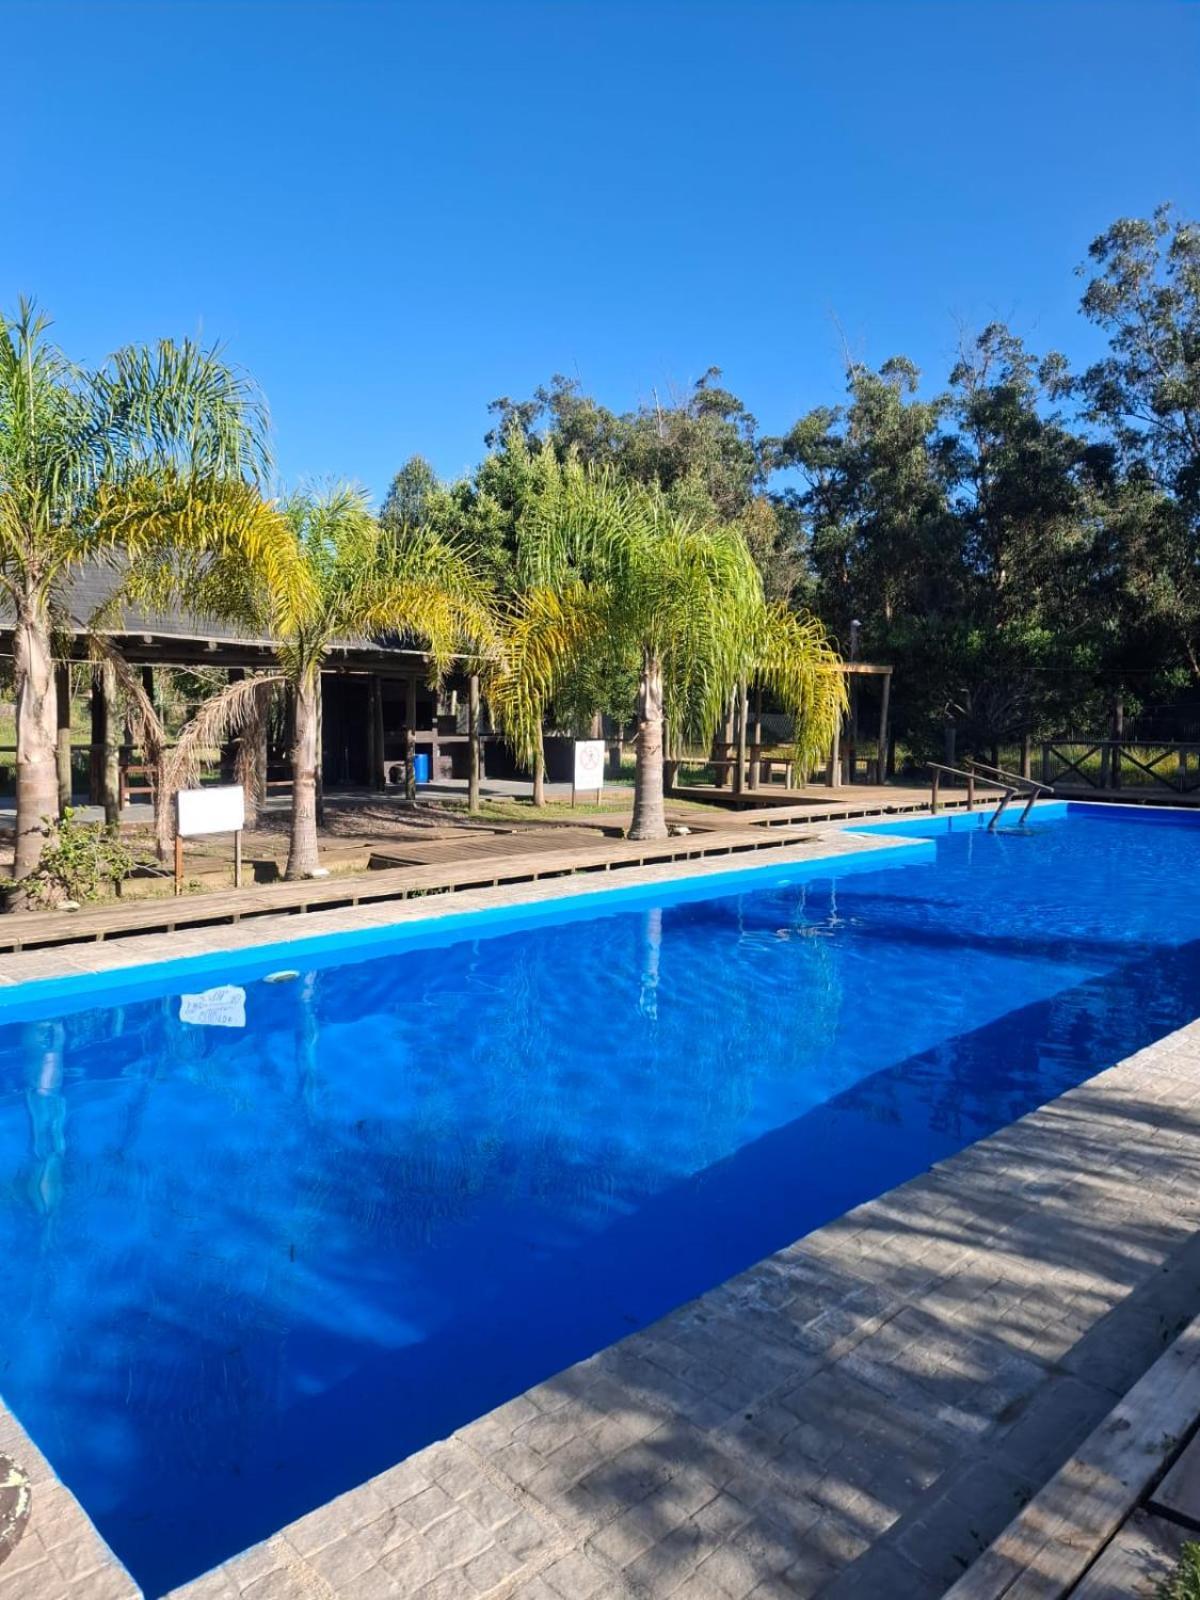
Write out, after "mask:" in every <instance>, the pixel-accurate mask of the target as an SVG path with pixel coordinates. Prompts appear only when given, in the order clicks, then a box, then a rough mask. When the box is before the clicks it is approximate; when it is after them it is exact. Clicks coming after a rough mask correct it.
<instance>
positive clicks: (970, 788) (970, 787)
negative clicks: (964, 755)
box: [967, 767, 975, 811]
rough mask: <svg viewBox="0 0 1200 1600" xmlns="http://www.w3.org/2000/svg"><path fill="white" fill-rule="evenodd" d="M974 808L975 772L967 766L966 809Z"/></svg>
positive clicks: (971, 809) (972, 809)
mask: <svg viewBox="0 0 1200 1600" xmlns="http://www.w3.org/2000/svg"><path fill="white" fill-rule="evenodd" d="M974 809H975V773H974V771H973V770H972V769H971V768H970V767H968V768H967V810H968V811H974Z"/></svg>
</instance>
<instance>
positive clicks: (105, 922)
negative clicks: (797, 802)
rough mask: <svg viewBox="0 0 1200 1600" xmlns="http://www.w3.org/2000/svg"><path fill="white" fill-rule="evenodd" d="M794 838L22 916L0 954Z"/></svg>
mask: <svg viewBox="0 0 1200 1600" xmlns="http://www.w3.org/2000/svg"><path fill="white" fill-rule="evenodd" d="M805 837H808V835H806V834H804V833H803V832H801V831H799V830H796V829H792V828H789V829H783V828H780V829H778V830H776V829H772V830H770V832H769V833H768V832H762V833H759V832H749V831H747V830H745V829H730V830H726V831H713V832H705V833H696V834H690V835H687V836H685V837H682V838H671V839H664V840H655V841H651V842H638V841H634V840H630V839H617V840H613V839H602V840H598V841H597V842H596V843H594V844H590V845H587V846H584V847H577V848H575V847H568V848H556V849H548V848H541V847H538V848H535V849H532V850H526V851H523V852H521V853H519V854H513V855H497V854H491V855H487V856H481V857H479V858H476V859H469V860H466V861H463V860H455V861H453V862H450V863H443V862H433V863H429V864H426V865H419V866H403V867H394V868H390V869H385V870H383V871H375V872H366V873H354V874H348V875H347V876H345V877H339V878H317V879H307V880H305V881H303V882H300V883H286V882H285V883H270V884H263V885H261V886H260V887H258V888H256V889H253V890H250V889H240V890H239V889H227V890H218V891H216V892H215V893H213V894H206V895H202V896H201V895H197V896H190V895H186V896H181V897H180V898H179V899H169V900H167V899H164V900H154V901H143V902H140V903H138V904H136V905H129V906H105V907H97V908H95V909H93V910H83V911H73V912H21V913H14V914H13V915H12V916H11V917H8V918H0V951H14V950H35V949H45V948H48V947H52V946H54V945H62V944H74V943H80V942H86V941H88V940H95V939H109V938H120V937H123V936H125V935H130V934H137V933H151V932H160V931H163V930H166V931H173V930H174V929H177V928H186V927H202V926H204V925H205V924H206V923H218V922H237V921H240V920H243V919H245V918H250V917H258V916H268V915H272V914H277V913H279V912H296V913H303V912H306V911H310V910H319V909H321V908H323V907H325V908H328V907H336V906H347V905H359V904H363V903H368V902H372V901H380V900H401V899H405V898H407V896H409V895H411V894H415V893H424V894H428V893H438V892H452V891H454V890H458V889H476V888H491V887H494V886H496V885H499V884H509V883H524V882H533V881H536V880H537V879H539V878H549V877H560V876H566V875H570V874H573V873H590V872H608V871H612V870H614V869H618V870H619V869H620V868H622V867H634V866H649V865H655V864H659V863H670V862H676V861H689V860H703V859H705V858H707V857H710V856H723V855H729V856H741V855H747V854H757V853H759V852H760V851H763V850H769V849H772V848H776V847H782V846H785V845H791V844H796V843H799V842H801V841H802V840H803V839H804V838H805Z"/></svg>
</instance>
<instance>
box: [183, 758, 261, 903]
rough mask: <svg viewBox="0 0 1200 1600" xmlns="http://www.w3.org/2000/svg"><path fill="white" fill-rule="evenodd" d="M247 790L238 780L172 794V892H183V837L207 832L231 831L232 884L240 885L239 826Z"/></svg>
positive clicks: (240, 825) (244, 820) (240, 830)
mask: <svg viewBox="0 0 1200 1600" xmlns="http://www.w3.org/2000/svg"><path fill="white" fill-rule="evenodd" d="M245 826H246V791H245V790H244V789H243V788H242V786H241V784H240V783H227V784H220V785H217V786H214V787H212V788H209V789H180V790H179V792H178V794H176V796H175V893H176V894H182V893H183V841H184V840H185V839H196V838H199V837H200V836H201V835H202V834H206V833H232V835H233V884H234V888H235V889H240V888H241V887H242V829H243V828H244V827H245Z"/></svg>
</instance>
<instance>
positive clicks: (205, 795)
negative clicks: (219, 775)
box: [176, 783, 246, 839]
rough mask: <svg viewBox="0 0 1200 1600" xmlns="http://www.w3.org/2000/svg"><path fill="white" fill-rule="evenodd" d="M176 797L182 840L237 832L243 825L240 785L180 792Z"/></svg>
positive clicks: (182, 790) (244, 807)
mask: <svg viewBox="0 0 1200 1600" xmlns="http://www.w3.org/2000/svg"><path fill="white" fill-rule="evenodd" d="M176 798H177V800H178V801H179V836H180V838H182V839H194V838H196V837H197V835H199V834H202V833H238V832H240V831H241V829H242V828H244V827H245V826H246V791H245V790H244V789H243V788H242V786H241V784H240V783H227V784H221V785H219V786H216V787H213V788H209V789H180V791H179V794H178V795H177V796H176Z"/></svg>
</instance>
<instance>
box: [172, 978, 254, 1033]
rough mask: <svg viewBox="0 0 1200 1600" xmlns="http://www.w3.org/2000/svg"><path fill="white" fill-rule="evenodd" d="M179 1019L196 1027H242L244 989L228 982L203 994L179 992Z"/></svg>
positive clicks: (244, 1018) (244, 1000)
mask: <svg viewBox="0 0 1200 1600" xmlns="http://www.w3.org/2000/svg"><path fill="white" fill-rule="evenodd" d="M179 1020H180V1022H190V1023H192V1024H193V1026H195V1027H198V1028H244V1027H245V1026H246V991H245V989H239V988H237V987H236V986H235V985H233V984H231V983H229V984H224V985H222V987H221V988H219V989H206V990H205V991H204V993H203V994H181V995H180V996H179Z"/></svg>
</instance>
